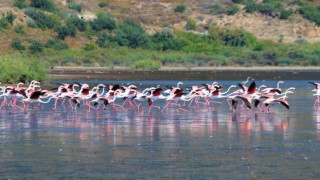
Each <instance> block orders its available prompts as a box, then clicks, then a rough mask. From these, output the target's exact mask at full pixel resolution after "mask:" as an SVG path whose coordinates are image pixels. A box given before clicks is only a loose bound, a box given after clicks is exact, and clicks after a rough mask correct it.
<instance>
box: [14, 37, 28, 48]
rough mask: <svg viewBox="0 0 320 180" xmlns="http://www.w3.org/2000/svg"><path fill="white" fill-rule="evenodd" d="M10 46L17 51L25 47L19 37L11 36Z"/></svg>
mask: <svg viewBox="0 0 320 180" xmlns="http://www.w3.org/2000/svg"><path fill="white" fill-rule="evenodd" d="M11 47H12V48H13V49H15V50H19V51H21V50H25V49H26V47H25V46H24V45H23V44H22V42H21V40H20V38H13V39H12V41H11Z"/></svg>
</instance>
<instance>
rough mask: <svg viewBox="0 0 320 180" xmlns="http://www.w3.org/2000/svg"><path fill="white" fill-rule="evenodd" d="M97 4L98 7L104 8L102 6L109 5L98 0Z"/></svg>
mask: <svg viewBox="0 0 320 180" xmlns="http://www.w3.org/2000/svg"><path fill="white" fill-rule="evenodd" d="M98 5H99V7H101V8H104V7H107V6H109V3H107V2H99V4H98Z"/></svg>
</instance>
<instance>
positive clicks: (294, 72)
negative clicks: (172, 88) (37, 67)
mask: <svg viewBox="0 0 320 180" xmlns="http://www.w3.org/2000/svg"><path fill="white" fill-rule="evenodd" d="M319 73H320V67H274V66H272V67H194V68H184V67H174V68H173V67H164V68H162V69H160V70H136V69H130V68H123V67H114V68H108V67H53V68H51V69H48V74H49V75H50V76H51V78H52V80H204V79H207V80H241V79H246V78H247V77H248V76H249V77H253V78H255V79H274V80H279V79H293V80H298V79H310V80H313V79H314V80H317V79H320V78H318V75H319Z"/></svg>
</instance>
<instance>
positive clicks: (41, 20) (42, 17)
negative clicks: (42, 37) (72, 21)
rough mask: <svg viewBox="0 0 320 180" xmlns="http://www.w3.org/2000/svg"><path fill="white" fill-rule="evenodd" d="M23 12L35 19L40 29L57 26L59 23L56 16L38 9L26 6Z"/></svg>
mask: <svg viewBox="0 0 320 180" xmlns="http://www.w3.org/2000/svg"><path fill="white" fill-rule="evenodd" d="M25 13H26V14H27V15H28V16H29V17H31V18H32V19H33V20H34V21H35V23H36V24H37V26H38V27H39V28H40V29H42V30H45V29H47V28H49V29H51V28H54V27H57V26H59V24H60V23H59V20H58V19H57V18H56V17H54V16H53V15H48V14H46V13H44V12H43V11H41V10H38V9H34V8H28V9H26V10H25Z"/></svg>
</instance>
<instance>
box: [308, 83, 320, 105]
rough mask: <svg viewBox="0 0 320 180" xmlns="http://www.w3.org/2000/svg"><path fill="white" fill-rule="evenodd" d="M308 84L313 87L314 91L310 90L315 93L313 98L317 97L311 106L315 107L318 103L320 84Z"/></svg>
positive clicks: (319, 100)
mask: <svg viewBox="0 0 320 180" xmlns="http://www.w3.org/2000/svg"><path fill="white" fill-rule="evenodd" d="M309 83H310V84H312V85H314V86H315V89H313V90H312V91H316V93H315V94H313V96H317V98H316V100H315V101H314V104H313V106H314V107H315V106H316V105H319V102H320V83H317V82H309Z"/></svg>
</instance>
